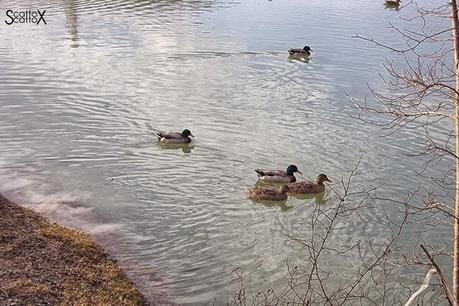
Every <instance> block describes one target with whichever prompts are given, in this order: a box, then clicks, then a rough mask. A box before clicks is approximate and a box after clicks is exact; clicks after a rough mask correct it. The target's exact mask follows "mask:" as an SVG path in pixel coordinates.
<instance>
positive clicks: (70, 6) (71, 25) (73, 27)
mask: <svg viewBox="0 0 459 306" xmlns="http://www.w3.org/2000/svg"><path fill="white" fill-rule="evenodd" d="M64 13H65V26H66V27H67V29H68V31H69V34H70V40H71V41H72V42H73V43H72V44H71V45H70V47H72V48H78V46H79V44H78V41H79V40H80V37H79V34H78V15H77V5H76V1H75V0H65V1H64Z"/></svg>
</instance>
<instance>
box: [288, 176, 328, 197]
mask: <svg viewBox="0 0 459 306" xmlns="http://www.w3.org/2000/svg"><path fill="white" fill-rule="evenodd" d="M324 182H331V180H330V179H329V178H328V177H327V176H326V175H325V174H323V173H322V174H319V175H318V176H317V178H316V182H315V183H313V182H310V181H301V182H296V183H292V184H289V185H288V187H289V192H288V193H289V194H313V193H322V192H324V191H325V185H324Z"/></svg>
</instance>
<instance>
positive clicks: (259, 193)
mask: <svg viewBox="0 0 459 306" xmlns="http://www.w3.org/2000/svg"><path fill="white" fill-rule="evenodd" d="M288 190H289V188H288V186H287V185H282V186H281V187H280V188H279V190H274V189H269V188H262V187H255V188H253V189H249V197H250V199H252V200H265V201H285V200H287V192H288Z"/></svg>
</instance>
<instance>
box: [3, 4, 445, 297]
mask: <svg viewBox="0 0 459 306" xmlns="http://www.w3.org/2000/svg"><path fill="white" fill-rule="evenodd" d="M7 9H16V10H21V9H42V10H43V9H46V10H47V12H46V15H45V16H46V21H47V25H31V24H22V25H21V24H14V25H12V26H7V25H6V24H5V23H4V22H3V19H4V16H5V11H6V10H7ZM0 13H1V19H2V21H1V24H0V37H1V43H0V60H1V69H0V123H1V128H0V139H1V146H0V192H2V193H5V195H7V196H9V197H11V198H12V199H15V200H17V201H22V202H24V203H26V204H28V205H30V206H32V207H34V208H35V209H37V210H39V211H42V212H44V213H46V214H47V215H48V216H51V217H52V218H54V219H55V220H58V221H61V222H64V223H65V224H69V225H72V226H76V227H78V228H82V229H83V230H85V231H88V232H90V233H93V234H94V235H96V237H99V241H101V242H102V243H103V244H104V245H105V246H106V247H107V248H108V249H109V250H110V252H111V253H113V254H114V256H116V257H117V258H119V259H120V260H121V262H122V263H124V264H125V266H126V269H127V271H128V274H129V275H130V276H132V277H133V278H134V279H136V280H138V281H139V283H142V284H143V289H144V290H146V291H147V294H148V295H149V297H150V298H152V299H154V300H156V301H159V300H160V299H163V301H164V303H179V304H186V303H190V304H202V303H206V302H213V301H214V299H216V300H217V301H218V302H224V301H226V297H227V295H228V294H229V293H230V292H231V291H232V290H233V289H234V288H232V287H231V284H230V280H231V277H232V275H231V271H232V270H233V269H235V268H236V267H242V268H244V270H245V271H247V273H248V274H247V281H248V284H249V286H250V288H262V287H264V286H268V285H270V284H273V283H275V282H276V281H277V280H278V279H279V278H280V277H281V276H282V275H283V274H284V272H285V261H286V260H287V259H288V258H289V259H291V260H294V261H295V260H301V256H302V254H303V253H302V252H301V250H297V249H296V248H294V247H292V245H291V244H289V243H288V241H287V238H286V237H285V235H284V234H285V233H289V232H292V231H294V230H295V229H298V228H301V226H302V224H303V223H302V222H303V221H302V220H303V219H302V218H303V217H305V216H307V215H308V213H309V212H310V209H311V207H312V205H315V202H316V201H318V200H320V199H315V198H313V199H309V200H308V199H306V200H300V199H294V198H291V199H289V200H288V202H287V203H286V204H285V205H283V206H272V207H268V206H265V205H262V204H254V203H252V202H251V201H250V200H248V199H247V188H248V187H250V186H253V185H254V183H255V181H256V175H255V173H254V171H253V170H254V169H255V168H257V167H262V168H272V167H273V168H284V167H286V166H287V165H288V164H292V163H294V164H296V165H298V167H299V168H300V169H301V170H303V172H305V176H306V177H308V178H314V177H315V176H316V175H317V174H318V173H320V172H324V173H327V174H328V175H329V176H331V177H334V178H337V179H339V178H340V177H342V176H344V175H345V171H346V170H348V169H350V168H353V166H354V165H355V164H356V162H357V161H358V159H359V156H360V155H361V154H363V158H362V163H361V166H360V175H359V177H358V180H357V187H359V188H365V187H372V186H375V185H377V184H381V183H386V184H387V185H386V187H384V188H386V192H388V193H391V194H397V193H402V192H403V191H407V190H412V189H415V188H416V187H417V182H418V181H419V180H420V179H421V178H419V177H416V176H415V172H414V171H413V170H414V169H419V168H420V167H421V166H422V162H420V161H419V160H416V159H411V158H408V157H406V156H405V155H404V153H407V152H410V151H412V150H415V149H416V143H419V139H418V138H417V136H416V134H415V132H409V131H408V132H404V133H401V134H398V135H397V138H395V137H394V138H392V137H387V138H382V137H380V133H379V130H377V129H375V128H372V127H369V126H363V125H362V124H361V123H360V122H358V121H356V120H355V119H352V118H351V117H350V116H349V112H351V113H352V110H350V109H349V108H348V106H347V104H348V101H347V98H346V93H349V94H351V95H355V96H358V97H362V96H364V95H365V93H367V88H366V84H367V83H370V84H373V85H374V86H375V87H376V88H382V84H381V81H380V79H379V77H378V73H379V72H381V71H382V70H381V63H382V61H383V59H384V57H385V56H387V54H386V53H385V51H384V50H382V49H376V48H375V47H374V46H372V45H370V44H368V43H365V42H363V41H362V40H358V39H355V38H352V35H354V34H356V33H358V34H360V35H367V36H376V37H378V38H380V39H382V40H384V41H386V42H389V43H390V42H393V43H397V40H396V39H395V38H394V35H393V32H391V31H390V30H389V29H388V24H387V22H388V21H393V22H397V17H398V15H399V14H402V13H403V11H399V12H397V11H392V10H386V9H384V6H383V1H353V0H339V1H322V0H311V1H297V0H283V1H280V0H273V1H265V0H263V1H261V0H253V1H241V2H237V1H218V0H216V1H206V0H203V1H199V0H189V1H179V0H177V1H166V0H164V1H146V0H145V1H133V0H125V1H121V0H118V1H107V0H98V1H89V0H62V1H44V0H43V1H22V2H20V3H18V2H16V1H11V0H7V1H2V2H0ZM305 44H309V45H310V46H311V47H312V49H313V50H314V53H313V56H312V57H311V59H310V61H309V62H308V63H303V62H298V61H289V60H288V56H287V53H286V50H287V49H289V48H291V47H302V46H304V45H305ZM183 128H189V129H191V131H192V132H193V134H195V135H196V139H195V141H194V142H193V144H192V146H190V147H188V148H185V149H182V148H174V147H172V148H171V147H161V146H160V145H159V144H158V143H157V141H156V139H155V137H154V134H153V133H154V132H155V131H157V130H181V129H183ZM426 184H427V183H426ZM328 196H331V195H330V194H327V195H326V197H328ZM362 217H363V218H366V222H356V221H352V222H351V221H350V223H349V224H348V225H347V228H346V230H345V236H344V237H341V239H348V240H349V241H351V240H355V239H358V238H359V237H360V236H361V235H369V236H371V237H373V238H374V240H375V241H378V239H379V238H381V239H382V237H383V236H384V222H383V221H382V220H383V219H384V216H383V215H382V212H381V213H379V212H378V211H377V210H376V211H372V212H371V213H368V215H365V216H362ZM440 234H442V235H444V233H439V235H440Z"/></svg>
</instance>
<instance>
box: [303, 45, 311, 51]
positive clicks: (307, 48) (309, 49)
mask: <svg viewBox="0 0 459 306" xmlns="http://www.w3.org/2000/svg"><path fill="white" fill-rule="evenodd" d="M303 51H307V52H312V50H311V48H310V47H309V46H304V48H303Z"/></svg>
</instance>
